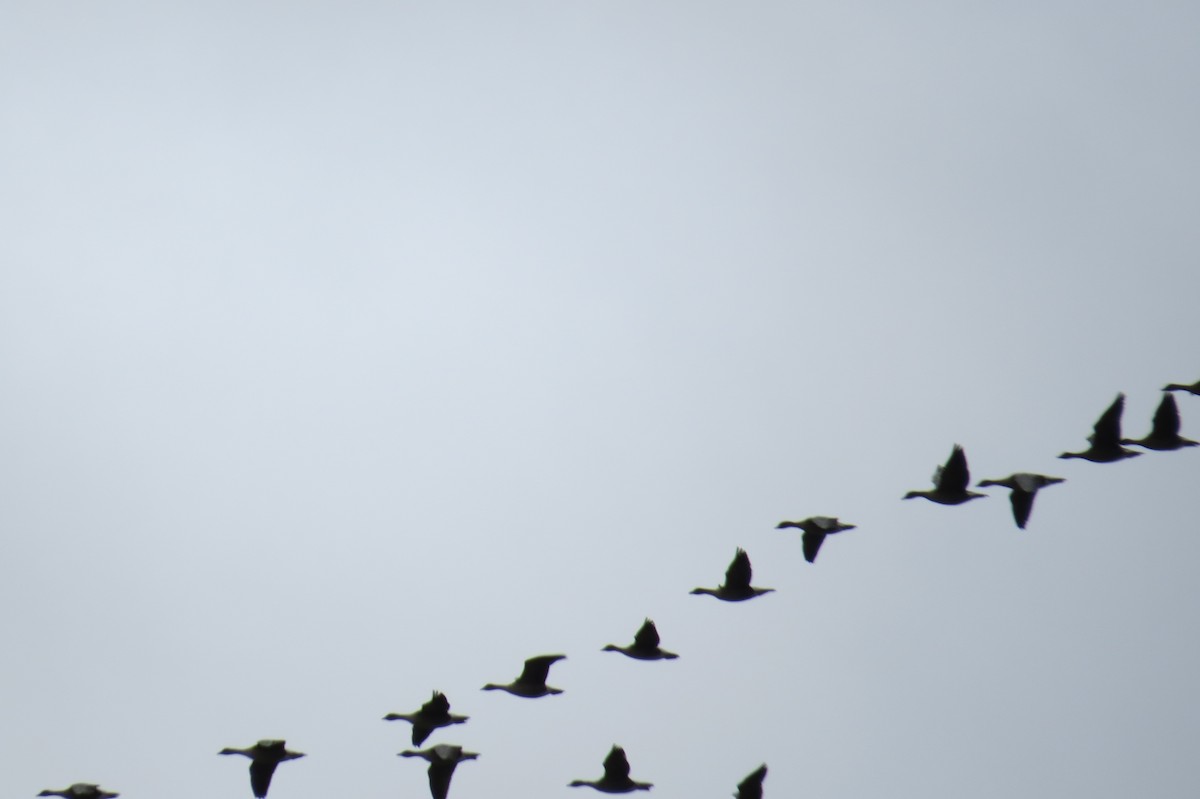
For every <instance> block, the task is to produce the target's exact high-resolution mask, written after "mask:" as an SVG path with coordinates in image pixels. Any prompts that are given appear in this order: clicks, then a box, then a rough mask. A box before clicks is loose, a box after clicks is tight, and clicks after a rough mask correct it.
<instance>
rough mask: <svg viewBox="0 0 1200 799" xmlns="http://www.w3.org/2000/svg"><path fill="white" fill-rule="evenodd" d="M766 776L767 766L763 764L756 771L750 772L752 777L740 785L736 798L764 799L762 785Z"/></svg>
mask: <svg viewBox="0 0 1200 799" xmlns="http://www.w3.org/2000/svg"><path fill="white" fill-rule="evenodd" d="M766 776H767V764H766V763H763V764H762V765H761V766H759V767H758V768H756V769H755V770H754V771H752V772H750V775H749V776H748V777H746V779H744V780H742V781H741V782H739V783H738V789H737V793H735V794H734V796H735V797H736V798H737V799H762V795H763V785H762V784H763V780H764V779H765V778H766Z"/></svg>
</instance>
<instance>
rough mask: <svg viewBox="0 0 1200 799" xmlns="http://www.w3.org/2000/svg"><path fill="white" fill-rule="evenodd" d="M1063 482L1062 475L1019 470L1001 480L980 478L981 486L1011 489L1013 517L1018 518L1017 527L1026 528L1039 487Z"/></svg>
mask: <svg viewBox="0 0 1200 799" xmlns="http://www.w3.org/2000/svg"><path fill="white" fill-rule="evenodd" d="M1062 482H1065V481H1064V480H1063V478H1061V477H1047V476H1046V475H1044V474H1033V473H1031V472H1017V473H1016V474H1010V475H1009V476H1008V477H1004V478H1001V479H999V480H980V481H979V487H980V488H986V487H987V486H1003V487H1005V488H1007V489H1010V491H1011V493H1009V495H1008V500H1009V502H1011V503H1012V511H1013V519H1014V520H1016V522H1017V527H1019V528H1021V529H1022V530H1024V529H1025V523H1026V522H1028V521H1029V514H1030V513H1031V512H1032V511H1033V498H1034V497H1035V496H1036V495H1037V492H1038V489H1041V488H1045V487H1046V486H1052V485H1054V484H1055V483H1062Z"/></svg>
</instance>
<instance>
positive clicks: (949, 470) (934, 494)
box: [38, 380, 1200, 799]
mask: <svg viewBox="0 0 1200 799" xmlns="http://www.w3.org/2000/svg"><path fill="white" fill-rule="evenodd" d="M1176 391H1183V392H1187V393H1189V394H1193V395H1196V396H1200V380H1198V381H1196V382H1195V383H1192V384H1190V385H1182V384H1179V383H1171V384H1168V385H1167V386H1164V387H1163V392H1164V394H1163V398H1162V401H1161V403H1160V404H1159V406H1158V410H1157V411H1156V412H1155V414H1154V420H1153V422H1152V426H1151V430H1150V433H1149V434H1148V435H1147V436H1146V437H1144V438H1140V439H1127V438H1122V437H1121V414H1122V413H1123V411H1124V409H1125V395H1124V394H1118V395H1117V398H1116V399H1115V400H1114V401H1113V403H1112V404H1111V405H1110V406H1109V407H1108V409H1107V410H1106V411H1104V413H1103V414H1101V416H1100V418H1099V419H1098V420H1097V421H1096V424H1095V426H1094V427H1093V431H1092V435H1090V436H1089V437H1088V443H1089V446H1088V448H1087V449H1085V450H1083V451H1081V452H1064V453H1062V454H1061V455H1059V456H1058V457H1060V458H1064V459H1069V458H1081V459H1083V460H1088V461H1092V462H1094V463H1113V462H1115V461H1120V460H1125V459H1127V458H1135V457H1137V456H1139V455H1141V453H1140V452H1138V451H1137V450H1132V449H1129V448H1128V447H1127V446H1126V445H1133V446H1137V447H1142V448H1144V449H1150V450H1159V451H1170V450H1177V449H1181V448H1183V447H1194V446H1197V445H1200V442H1196V441H1192V440H1190V439H1187V438H1183V437H1182V436H1181V435H1180V434H1179V409H1178V406H1177V405H1176V403H1175V397H1174V395H1173V393H1172V392H1176ZM970 482H971V478H970V472H969V470H968V468H967V456H966V453H965V452H964V451H963V448H962V447H960V446H958V445H955V446H954V448H953V450H952V451H951V453H950V457H949V458H948V459H947V460H946V463H945V464H944V465H942V466H940V467H938V469H937V471H936V472H935V473H934V475H933V488H932V489H927V490H924V491H909V492H908V493H907V494H905V495H904V499H914V498H917V497H922V498H924V499H927V500H930V501H931V502H936V503H939V504H942V505H961V504H963V503H965V502H969V501H971V500H973V499H979V498H980V497H984V496H987V495H986V494H982V493H979V492H977V491H971V490H970V489H969V486H970ZM1061 482H1063V478H1061V477H1050V476H1047V475H1043V474H1033V473H1029V472H1018V473H1016V474H1012V475H1009V476H1008V477H1004V478H1000V479H995V480H982V481H980V482H979V483H978V484H977V487H981V488H983V487H988V486H999V487H1003V488H1007V489H1009V492H1010V493H1009V499H1010V501H1011V503H1012V513H1013V519H1014V520H1015V521H1016V524H1017V527H1019V528H1021V529H1024V528H1025V525H1026V524H1027V523H1028V521H1029V516H1030V513H1031V512H1032V510H1033V500H1034V497H1035V496H1036V495H1037V492H1038V491H1039V490H1041V489H1043V488H1045V487H1047V486H1051V485H1055V484H1057V483H1061ZM776 529H798V530H800V531H802V533H803V536H802V541H803V548H804V558H805V560H807V561H808V562H809V563H814V562H815V561H816V559H817V553H818V552H819V551H820V549H821V545H822V543H824V541H825V538H826V536H829V535H833V534H835V533H840V532H843V531H845V530H853V529H855V526H854V525H852V524H844V523H842V522H841V521H839V520H838V519H837V518H836V517H830V516H813V517H810V518H807V519H804V520H801V521H794V522H793V521H783V522H780V523H779V524H778V525H777V527H776ZM751 577H752V572H751V567H750V557H749V555H747V554H746V551H745V550H743V549H740V548H739V549H738V550H737V553H736V554H735V555H734V558H733V562H732V563H730V564H729V568H728V569H727V570H726V572H725V582H724V583H722V584H721V585H719V586H717V587H716V588H695V589H693V590H692V592H691V593H693V594H707V595H709V596H714V597H716V598H717V599H720V600H723V601H726V602H742V601H745V600H748V599H753V598H755V597H758V596H762V595H763V594H767V593H770V592H771V591H773V590H774V589H772V588H761V587H755V586H753V585H751ZM603 651H606V652H620V653H621V654H623V655H626V656H628V657H631V658H634V659H637V660H673V659H675V658H677V657H678V655H676V654H675V653H673V652H668V651H666V650H664V649H662V648H661V647H660V646H659V636H658V630H657V629H656V628H655V626H654V622H653V621H651V620H650V619H646V621H645V622H644V623H643V624H642V626H641V628H640V629H639V630H638V632H637V634H636V635H635V636H634V639H633V643H632V644H630V645H629V646H617V645H616V644H609V645H607V646H605V647H604V650H603ZM565 658H566V655H538V656H536V657H531V658H529V659H528V660H526V661H525V667H524V668H523V669H522V671H521V674H520V675H519V676H518V677H517V678H516V679H515V680H513V681H512V682H510V683H505V684H497V683H487V684H486V685H484V686H483V690H485V691H492V690H496V691H507V692H508V693H510V694H513V695H514V696H519V697H524V698H527V699H536V698H538V697H543V696H550V695H553V694H561V693H562V689H560V688H554V687H551V686H549V685H547V684H546V679H547V678H548V677H549V674H550V667H551V666H552V665H554V664H555V663H557V662H558V661H560V660H563V659H565ZM383 718H384V720H385V721H406V722H408V723H409V724H411V725H412V742H413V745H414V746H420V745H421V744H423V743H424V742H425V740H426V739H427V738H428V737H429V736H430V735H431V734H432V733H433V732H434V730H437V729H440V728H442V727H449V726H452V725H456V724H463V723H465V722H466V721H467V720H468V717H467V716H463V715H458V714H454V713H451V712H450V701H449V700H448V699H447V698H446V695H445V694H443V693H441V692H438V691H435V692H434V693H433V696H432V697H431V698H430V700H429V701H428V702H426V703H425V704H423V705H422V706H421V708H420V709H419V710H417V711H415V712H413V713H389V714H387V715H386V716H384V717H383ZM218 754H222V755H241V756H242V757H247V758H249V759H250V788H251V790H252V791H253V793H254V796H255V797H256V798H257V799H265V797H266V796H267V790H268V789H269V788H270V785H271V777H272V775H273V774H274V773H275V768H276V767H277V766H278V765H279V764H280V763H283V762H285V761H288V760H295V759H297V758H301V757H304V753H302V752H293V751H291V750H289V749H288V748H287V745H286V742H285V741H282V740H262V741H259V742H258V743H256V744H254V745H253V746H250V747H247V748H244V749H238V748H233V747H228V748H225V749H222V750H221V751H220V752H219V753H218ZM399 756H400V757H406V758H408V757H416V758H421V759H423V760H425V761H427V762H428V763H429V769H428V776H429V792H430V794H431V796H432V797H433V799H446V797H447V795H448V794H449V792H450V778H451V777H452V776H453V775H454V770H455V768H457V766H458V764H459V763H462V762H463V761H466V760H474V759H476V758H477V757H479V753H478V752H468V751H466V750H465V749H463V747H461V746H458V745H454V744H437V745H435V746H432V747H429V748H428V749H406V750H404V751H403V752H400V753H399ZM766 776H767V766H766V764H763V765H761V766H759V767H758V768H757V769H755V770H754V771H753V772H751V773H750V774H749V775H747V776H746V778H745V779H743V780H742V781H741V782H740V783H739V784H738V786H737V791H736V792H735V793H734V794H733V795H734V796H735V797H736V799H762V795H763V781H764V779H765V778H766ZM568 787H572V788H575V787H588V788H594V789H596V790H598V791H602V792H604V793H632V792H633V791H645V790H649V789H650V788H652V787H653V785H652V784H651V783H649V782H639V781H637V780H634V779H633V778H632V777H631V776H630V766H629V759H628V758H627V757H626V755H625V750H624V749H622V748H621V747H620V746H617V745H615V744H614V745H613V747H612V749H611V750H610V751H609V753H608V755H607V757H605V759H604V774H603V776H601V777H600V778H599V779H595V780H573V781H571V782H570V783H568ZM38 796H58V797H62V799H116V797H117V796H118V794H116V793H113V792H111V791H106V790H103V789H102V788H100V787H99V786H98V785H95V784H92V783H76V784H74V785H71V786H70V787H68V788H64V789H62V790H49V789H47V790H44V791H42V792H41V793H39V794H38Z"/></svg>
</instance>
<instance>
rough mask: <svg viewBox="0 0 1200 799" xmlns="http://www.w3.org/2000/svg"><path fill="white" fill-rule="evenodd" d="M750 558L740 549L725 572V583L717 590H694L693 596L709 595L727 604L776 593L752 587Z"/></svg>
mask: <svg viewBox="0 0 1200 799" xmlns="http://www.w3.org/2000/svg"><path fill="white" fill-rule="evenodd" d="M751 576H752V574H751V571H750V556H749V555H747V554H746V550H744V549H738V551H737V554H735V555H734V556H733V562H732V563H730V564H729V568H728V569H726V570H725V582H724V584H722V585H719V586H717V587H716V588H693V589H692V591H691V592H692V593H693V594H708V595H709V596H715V597H716V598H717V599H723V600H725V601H726V602H741V601H742V600H745V599H753V598H754V597H756V596H760V595H762V594H769V593H771V592H772V591H774V590H775V589H774V588H754V587H752V586H751V585H750V578H751Z"/></svg>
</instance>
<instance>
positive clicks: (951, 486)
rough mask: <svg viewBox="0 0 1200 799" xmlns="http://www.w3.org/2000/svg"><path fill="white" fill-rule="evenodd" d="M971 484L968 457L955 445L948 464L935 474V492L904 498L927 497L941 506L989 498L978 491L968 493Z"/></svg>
mask: <svg viewBox="0 0 1200 799" xmlns="http://www.w3.org/2000/svg"><path fill="white" fill-rule="evenodd" d="M970 482H971V473H970V471H968V470H967V455H966V453H965V452H963V448H962V447H960V446H959V445H958V444H955V445H954V449H953V450H951V451H950V457H949V458H947V459H946V464H945V465H944V466H939V467H938V468H937V470H936V471H935V472H934V473H933V490H932V491H909V492H908V493H907V494H905V495H904V498H905V499H912V498H914V497H925V499H928V500H929V501H931V502H936V503H938V504H939V505H961V504H962V503H964V502H970V501H971V500H973V499H978V498H979V497H986V496H987V494H980V493H978V492H976V491H968V490H967V485H968V484H969V483H970Z"/></svg>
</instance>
